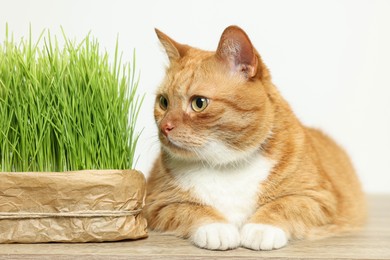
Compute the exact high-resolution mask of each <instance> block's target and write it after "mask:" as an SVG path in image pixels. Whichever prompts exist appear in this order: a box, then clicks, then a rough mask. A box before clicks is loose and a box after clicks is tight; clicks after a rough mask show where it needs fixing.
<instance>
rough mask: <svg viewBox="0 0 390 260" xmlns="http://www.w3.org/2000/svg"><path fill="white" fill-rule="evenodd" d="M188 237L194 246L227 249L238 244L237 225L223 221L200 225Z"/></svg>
mask: <svg viewBox="0 0 390 260" xmlns="http://www.w3.org/2000/svg"><path fill="white" fill-rule="evenodd" d="M190 239H191V241H192V243H194V244H195V245H196V246H198V247H201V248H206V249H211V250H228V249H233V248H237V247H239V246H240V233H239V231H238V229H237V227H236V226H234V225H232V224H225V223H212V224H207V225H204V226H200V227H199V228H198V229H197V230H196V231H195V232H194V234H193V235H192V236H191V238H190Z"/></svg>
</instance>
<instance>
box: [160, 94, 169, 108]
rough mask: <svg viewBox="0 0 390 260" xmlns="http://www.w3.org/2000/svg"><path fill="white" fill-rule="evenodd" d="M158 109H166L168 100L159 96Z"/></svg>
mask: <svg viewBox="0 0 390 260" xmlns="http://www.w3.org/2000/svg"><path fill="white" fill-rule="evenodd" d="M159 102H160V107H161V109H162V110H167V109H168V99H167V98H166V97H164V96H160V101H159Z"/></svg>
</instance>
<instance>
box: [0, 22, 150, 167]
mask: <svg viewBox="0 0 390 260" xmlns="http://www.w3.org/2000/svg"><path fill="white" fill-rule="evenodd" d="M62 38H63V40H64V42H65V44H63V45H62V47H60V44H59V43H58V40H57V38H56V37H52V36H51V35H50V32H49V31H46V32H43V33H42V34H41V35H40V37H39V39H38V40H37V41H33V40H32V33H31V29H30V35H29V38H28V39H21V40H20V41H18V42H16V41H15V40H14V37H13V36H10V35H9V32H8V27H7V28H6V36H5V40H4V42H3V44H0V170H1V171H8V172H9V171H11V172H12V171H69V170H82V169H131V168H133V167H134V160H135V158H134V154H135V149H136V146H137V141H138V137H139V134H138V133H137V132H136V130H135V124H136V121H137V117H138V114H139V109H140V106H141V103H142V98H140V97H139V96H138V95H137V86H138V79H139V77H138V75H136V71H135V58H134V59H133V61H132V64H130V63H126V64H123V63H122V58H121V55H120V54H119V50H118V43H117V45H116V49H115V55H114V57H113V62H110V61H109V60H110V59H109V55H108V54H107V52H102V51H101V50H100V49H99V44H98V41H97V40H96V39H94V38H92V37H91V36H90V35H88V36H86V37H85V38H84V39H83V40H82V41H81V42H75V41H71V40H69V39H68V38H67V37H66V35H65V33H63V35H62ZM133 57H135V56H134V55H133Z"/></svg>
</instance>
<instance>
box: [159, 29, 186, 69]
mask: <svg viewBox="0 0 390 260" xmlns="http://www.w3.org/2000/svg"><path fill="white" fill-rule="evenodd" d="M155 31H156V34H157V37H158V39H159V40H160V42H161V44H162V45H163V47H164V49H165V51H166V53H167V55H168V58H169V60H170V61H171V62H172V61H178V60H179V59H180V58H182V57H183V56H184V55H185V54H186V52H187V50H188V46H187V45H183V44H180V43H177V42H176V41H174V40H172V39H171V38H170V37H169V36H168V35H166V34H165V33H163V32H161V31H160V30H158V29H156V28H155Z"/></svg>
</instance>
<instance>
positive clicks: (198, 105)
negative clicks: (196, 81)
mask: <svg viewBox="0 0 390 260" xmlns="http://www.w3.org/2000/svg"><path fill="white" fill-rule="evenodd" d="M208 104H209V100H208V99H207V98H205V97H195V98H193V99H192V102H191V107H192V110H194V111H195V112H202V111H203V110H205V109H206V107H207V106H208Z"/></svg>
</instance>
